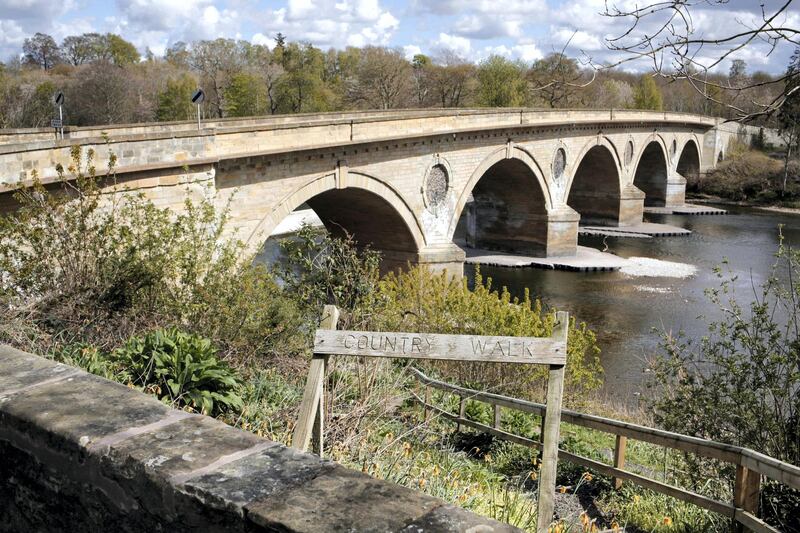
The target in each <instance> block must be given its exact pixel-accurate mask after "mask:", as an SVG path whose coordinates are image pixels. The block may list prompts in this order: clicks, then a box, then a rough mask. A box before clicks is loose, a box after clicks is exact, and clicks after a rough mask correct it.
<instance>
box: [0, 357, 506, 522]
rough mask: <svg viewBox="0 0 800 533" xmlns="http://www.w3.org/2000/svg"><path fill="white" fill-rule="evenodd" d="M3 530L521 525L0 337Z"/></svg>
mask: <svg viewBox="0 0 800 533" xmlns="http://www.w3.org/2000/svg"><path fill="white" fill-rule="evenodd" d="M0 457H2V458H3V460H2V461H0V516H3V518H4V523H3V525H2V527H0V529H3V530H9V531H145V530H153V531H162V530H166V529H170V528H176V529H177V530H178V531H201V530H202V531H210V532H234V531H235V532H244V531H248V532H256V531H276V530H279V531H287V532H300V531H308V532H317V531H344V530H347V531H351V530H353V531H356V530H357V531H403V532H415V531H423V530H424V531H432V532H437V531H453V532H455V531H467V530H474V531H478V530H480V531H485V532H487V533H491V532H498V533H499V532H512V531H519V530H517V529H516V528H513V527H511V526H508V525H506V524H501V523H499V522H495V521H493V520H489V519H486V518H483V517H479V516H477V515H474V514H472V513H469V512H467V511H464V510H463V509H460V508H458V507H454V506H452V505H449V504H446V503H445V502H444V501H442V500H439V499H437V498H433V497H430V496H427V495H425V494H422V493H419V492H416V491H413V490H411V489H407V488H404V487H401V486H399V485H394V484H392V483H388V482H385V481H380V480H377V479H374V478H372V477H370V476H368V475H365V474H362V473H360V472H355V471H352V470H349V469H346V468H344V467H342V466H339V465H337V464H335V463H333V462H330V461H323V460H322V459H320V458H319V457H317V456H314V455H310V454H305V453H300V452H298V451H296V450H292V449H289V448H286V447H284V446H282V445H280V444H277V443H274V442H271V441H268V440H265V439H262V438H259V437H257V436H255V435H253V434H251V433H247V432H243V431H239V430H237V429H234V428H232V427H230V426H227V425H225V424H223V423H222V422H219V421H217V420H215V419H212V418H209V417H205V416H200V415H193V414H190V413H186V412H183V411H176V410H173V409H170V408H169V407H167V406H165V405H164V404H162V403H161V402H159V401H157V400H156V399H154V398H152V397H150V396H146V395H144V394H142V393H140V392H138V391H135V390H132V389H129V388H127V387H125V386H122V385H119V384H116V383H112V382H110V381H107V380H105V379H102V378H99V377H97V376H93V375H91V374H87V373H85V372H83V371H80V370H78V369H75V368H71V367H67V366H64V365H61V364H56V363H54V362H52V361H48V360H46V359H43V358H41V357H37V356H35V355H32V354H28V353H24V352H20V351H18V350H14V349H12V348H10V347H8V346H0Z"/></svg>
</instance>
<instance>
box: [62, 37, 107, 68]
mask: <svg viewBox="0 0 800 533" xmlns="http://www.w3.org/2000/svg"><path fill="white" fill-rule="evenodd" d="M101 40H102V35H100V34H99V33H84V34H82V35H70V36H68V37H65V38H64V40H63V41H62V43H61V52H62V54H63V56H64V58H65V59H66V60H67V61H68V62H69V63H70V64H71V65H74V66H78V65H83V64H84V63H89V62H92V61H96V60H97V59H98V58H99V57H100V54H101V47H102V46H101Z"/></svg>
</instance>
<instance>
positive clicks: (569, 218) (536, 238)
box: [464, 201, 580, 257]
mask: <svg viewBox="0 0 800 533" xmlns="http://www.w3.org/2000/svg"><path fill="white" fill-rule="evenodd" d="M489 212H496V208H495V207H493V208H491V209H487V206H480V205H478V204H477V203H476V202H474V201H472V202H468V203H467V206H466V207H465V219H466V220H465V226H466V227H465V235H464V240H465V242H466V244H467V246H469V247H470V248H478V249H484V250H493V251H500V252H511V253H516V254H523V255H530V256H533V257H566V256H572V255H575V254H576V253H577V250H578V221H579V220H580V215H579V214H578V213H577V212H576V211H575V210H574V209H572V208H570V207H566V206H565V207H563V208H560V209H553V210H550V211H548V212H546V213H543V214H538V213H529V214H527V215H526V216H525V217H524V218H523V219H522V220H516V221H514V223H498V222H508V221H507V220H505V219H504V217H500V218H498V217H491V216H487V215H488V214H489Z"/></svg>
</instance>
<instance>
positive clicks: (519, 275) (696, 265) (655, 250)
mask: <svg viewBox="0 0 800 533" xmlns="http://www.w3.org/2000/svg"><path fill="white" fill-rule="evenodd" d="M722 207H724V208H725V209H728V211H729V214H727V215H694V216H688V215H687V216H683V215H681V216H679V215H649V214H648V215H645V221H646V222H658V223H663V224H670V225H673V226H680V227H684V228H687V229H689V230H691V231H692V234H691V235H689V236H681V237H662V238H653V239H636V238H616V237H607V238H606V239H605V244H606V245H607V246H608V251H609V252H611V253H614V254H617V255H619V256H621V257H625V258H634V260H635V262H636V263H637V266H636V267H635V268H633V269H628V271H627V272H626V271H620V272H566V271H558V270H541V269H533V268H500V267H488V266H483V267H481V272H482V274H483V275H484V277H486V276H489V277H491V278H492V280H493V286H495V287H500V286H503V285H505V286H507V287H508V289H509V291H511V293H512V294H515V295H522V294H523V292H524V289H525V287H528V288H529V289H530V291H531V295H532V296H533V297H538V298H540V299H541V300H542V301H543V302H544V303H545V304H546V305H548V306H552V307H556V308H558V309H563V310H567V311H569V312H570V314H571V315H572V316H575V317H577V319H578V320H580V321H583V322H586V323H587V324H588V325H589V327H590V328H591V329H592V330H594V331H595V332H596V334H597V338H598V344H599V346H600V349H601V350H602V352H601V355H600V359H601V362H602V364H603V367H604V369H605V392H606V393H607V395H608V396H610V397H612V398H614V399H617V400H620V401H623V402H629V401H631V400H632V399H633V398H635V397H637V396H638V395H639V394H640V393H642V394H646V393H643V391H642V384H643V381H644V378H645V377H646V374H645V372H644V370H645V368H646V366H647V359H648V358H649V357H652V355H653V354H654V353H656V352H657V350H658V342H659V335H658V333H657V332H654V331H653V329H654V328H656V329H657V330H666V331H672V332H677V331H679V330H683V331H684V332H685V333H686V334H687V336H689V337H692V338H700V337H702V336H703V335H704V334H706V333H707V321H708V320H709V319H714V318H718V317H719V313H718V311H717V310H716V306H714V305H713V304H711V303H710V302H709V300H708V298H707V297H706V296H705V294H704V290H705V289H706V288H709V287H716V286H718V285H719V279H718V278H717V276H716V275H715V274H714V272H713V268H714V267H715V266H717V265H720V263H721V262H722V261H723V260H724V259H726V258H727V260H728V265H727V268H729V269H730V270H731V272H732V273H734V274H736V275H738V277H739V280H738V282H737V283H736V293H737V295H738V298H737V299H738V300H739V302H740V304H745V303H747V302H749V301H751V300H752V298H753V291H752V286H751V283H754V284H755V285H756V286H758V285H759V284H760V283H761V282H763V281H764V280H765V279H766V278H767V276H769V273H770V268H771V266H772V265H773V263H774V261H775V258H774V253H775V251H776V250H777V247H778V240H779V229H778V228H779V226H780V225H783V230H782V231H783V236H784V242H785V243H786V244H788V245H791V246H793V247H798V246H800V215H796V214H784V213H775V212H771V211H764V210H758V209H750V208H743V207H731V206H722ZM580 244H581V245H583V246H592V247H595V248H598V249H603V247H604V244H603V238H602V237H581V238H580ZM466 275H467V276H468V277H469V278H470V281H472V280H473V279H474V267H471V266H469V265H468V266H467V267H466Z"/></svg>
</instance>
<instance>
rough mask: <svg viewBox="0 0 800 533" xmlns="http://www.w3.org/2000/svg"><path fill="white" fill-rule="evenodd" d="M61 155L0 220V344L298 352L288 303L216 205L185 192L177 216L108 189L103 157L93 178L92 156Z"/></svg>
mask: <svg viewBox="0 0 800 533" xmlns="http://www.w3.org/2000/svg"><path fill="white" fill-rule="evenodd" d="M72 156H73V161H72V164H71V165H70V166H69V168H68V169H66V170H65V169H63V168H61V167H59V168H58V173H59V180H58V182H57V184H56V185H55V186H53V187H47V188H46V187H44V186H43V185H42V184H41V183H38V182H35V183H34V185H33V186H32V187H26V188H21V189H19V190H18V191H16V194H15V196H16V199H17V200H18V201H19V209H18V210H17V211H16V212H14V213H11V214H8V215H5V216H3V217H1V218H0V272H2V273H3V274H2V284H0V341H2V342H8V343H11V344H14V345H17V346H19V347H20V348H22V349H26V350H29V351H34V352H38V353H51V352H56V351H59V350H60V348H61V347H63V346H67V345H69V344H72V343H76V342H83V343H88V344H91V345H94V346H97V347H98V349H100V350H103V351H111V350H113V349H114V348H116V347H118V346H119V345H120V344H121V343H122V342H123V341H124V340H125V339H127V338H128V337H130V336H132V335H137V334H141V333H143V332H146V331H149V330H152V329H154V328H159V327H162V328H163V327H180V328H181V329H183V330H186V331H190V332H194V333H198V334H201V335H203V336H206V337H209V338H210V339H211V340H212V341H213V343H214V345H215V346H218V347H219V348H220V351H221V353H222V354H223V356H224V357H225V358H231V357H234V358H237V359H238V360H244V359H252V358H255V357H262V358H263V357H264V356H265V355H270V356H284V355H292V354H296V353H298V352H299V351H302V350H303V349H305V348H304V341H305V339H304V338H302V337H301V336H298V335H297V334H296V332H297V331H298V330H299V329H301V327H300V321H301V318H302V317H301V314H300V312H299V310H298V308H297V306H296V305H295V304H294V303H293V302H292V300H290V299H289V298H286V297H285V296H284V294H283V293H282V291H281V290H280V288H279V287H278V285H277V284H276V283H275V281H274V280H273V278H272V275H271V274H270V273H269V271H268V270H267V269H266V268H265V267H263V266H259V265H254V264H253V263H252V256H251V255H250V254H249V253H248V251H247V250H246V248H245V246H244V244H243V243H241V242H239V241H236V240H232V239H230V238H228V236H227V232H226V228H227V213H228V210H227V207H225V206H223V207H222V208H218V207H217V206H216V205H215V199H213V198H205V197H204V196H203V195H202V194H196V193H193V192H191V191H188V190H187V192H186V195H187V200H186V202H185V204H184V205H183V209H179V210H171V209H166V208H165V209H161V208H158V207H156V206H155V205H154V204H153V203H152V202H151V201H150V200H148V199H147V198H145V197H144V196H143V195H141V194H136V193H134V192H131V191H125V190H124V189H123V188H121V187H119V186H117V185H116V184H115V181H114V176H113V166H114V158H113V155H112V157H111V165H110V167H109V170H108V174H107V176H104V177H99V176H97V175H96V171H95V168H94V166H93V159H94V152H93V151H91V150H89V151H88V152H87V153H86V157H85V160H84V157H83V155H82V154H81V151H80V148H79V147H74V148H73V152H72ZM193 195H195V197H196V198H197V199H195V200H192V199H191V198H192V196H193Z"/></svg>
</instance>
